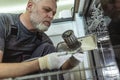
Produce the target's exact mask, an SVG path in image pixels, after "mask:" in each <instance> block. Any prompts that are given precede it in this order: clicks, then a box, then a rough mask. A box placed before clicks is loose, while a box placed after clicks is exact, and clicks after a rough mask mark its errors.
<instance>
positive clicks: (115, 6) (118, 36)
mask: <svg viewBox="0 0 120 80" xmlns="http://www.w3.org/2000/svg"><path fill="white" fill-rule="evenodd" d="M101 5H102V8H103V10H104V13H105V15H106V16H109V17H110V18H111V22H110V24H109V26H108V32H109V34H110V39H111V43H112V45H113V48H114V52H115V58H116V61H117V64H118V67H119V69H120V58H119V56H120V55H119V53H120V0H101Z"/></svg>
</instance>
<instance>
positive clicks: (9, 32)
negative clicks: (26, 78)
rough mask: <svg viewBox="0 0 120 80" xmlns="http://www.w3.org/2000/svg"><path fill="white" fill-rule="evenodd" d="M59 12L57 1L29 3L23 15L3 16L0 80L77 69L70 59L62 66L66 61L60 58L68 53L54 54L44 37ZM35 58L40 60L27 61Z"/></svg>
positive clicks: (0, 26) (0, 20)
mask: <svg viewBox="0 0 120 80" xmlns="http://www.w3.org/2000/svg"><path fill="white" fill-rule="evenodd" d="M56 8H57V6H56V0H29V1H28V4H27V7H26V12H25V13H23V14H0V62H1V63H0V79H2V78H9V77H17V76H23V75H26V74H29V73H33V72H36V71H43V70H52V69H60V68H61V69H70V68H72V67H74V66H75V65H73V64H71V61H70V60H69V59H68V58H66V59H65V60H64V61H63V62H62V63H61V62H60V59H62V58H64V57H62V56H61V57H60V58H59V55H62V54H63V55H64V54H66V53H65V52H62V53H57V52H55V51H56V50H55V48H54V46H53V45H52V42H51V40H50V39H49V38H48V36H47V35H45V33H44V31H47V30H48V28H49V26H50V24H51V21H52V19H53V17H54V15H55V13H56ZM53 52H54V53H53ZM48 53H51V54H48ZM46 54H47V55H46ZM40 56H41V57H40ZM36 57H39V58H38V59H34V60H31V61H25V60H28V59H31V58H36ZM23 61H24V62H23ZM18 62H21V63H18ZM73 63H74V61H73ZM69 66H71V67H69Z"/></svg>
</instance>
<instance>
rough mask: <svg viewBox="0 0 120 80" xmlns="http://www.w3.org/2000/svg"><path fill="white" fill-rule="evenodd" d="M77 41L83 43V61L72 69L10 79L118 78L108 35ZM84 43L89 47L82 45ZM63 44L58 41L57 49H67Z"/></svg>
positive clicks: (115, 79) (88, 79) (114, 79)
mask: <svg viewBox="0 0 120 80" xmlns="http://www.w3.org/2000/svg"><path fill="white" fill-rule="evenodd" d="M86 40H89V41H86ZM78 41H80V42H81V43H82V44H83V45H82V46H81V47H82V50H83V54H84V61H83V62H80V64H79V65H78V66H76V67H74V68H73V69H71V70H55V71H47V72H43V73H38V74H33V75H27V76H22V77H17V78H12V79H11V80H120V77H119V69H118V66H117V63H116V60H115V58H114V57H115V56H114V52H113V49H112V46H111V45H110V42H109V38H108V37H106V38H104V39H100V38H99V40H97V42H96V38H95V36H94V35H93V34H92V35H87V36H84V37H80V38H78ZM85 43H87V44H88V45H87V46H89V48H88V47H87V48H86V46H84V44H85ZM85 45H86V44H85ZM65 46H66V44H65V42H60V43H59V44H58V45H57V49H58V51H62V50H63V51H66V50H68V49H67V48H64V47H65ZM90 46H91V47H90Z"/></svg>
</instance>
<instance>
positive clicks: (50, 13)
mask: <svg viewBox="0 0 120 80" xmlns="http://www.w3.org/2000/svg"><path fill="white" fill-rule="evenodd" d="M48 16H49V17H50V18H51V19H53V17H54V14H53V12H52V11H50V12H49V13H48Z"/></svg>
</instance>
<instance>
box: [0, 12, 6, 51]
mask: <svg viewBox="0 0 120 80" xmlns="http://www.w3.org/2000/svg"><path fill="white" fill-rule="evenodd" d="M4 47H5V22H4V17H3V16H2V15H1V14H0V50H2V51H3V52H4Z"/></svg>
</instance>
